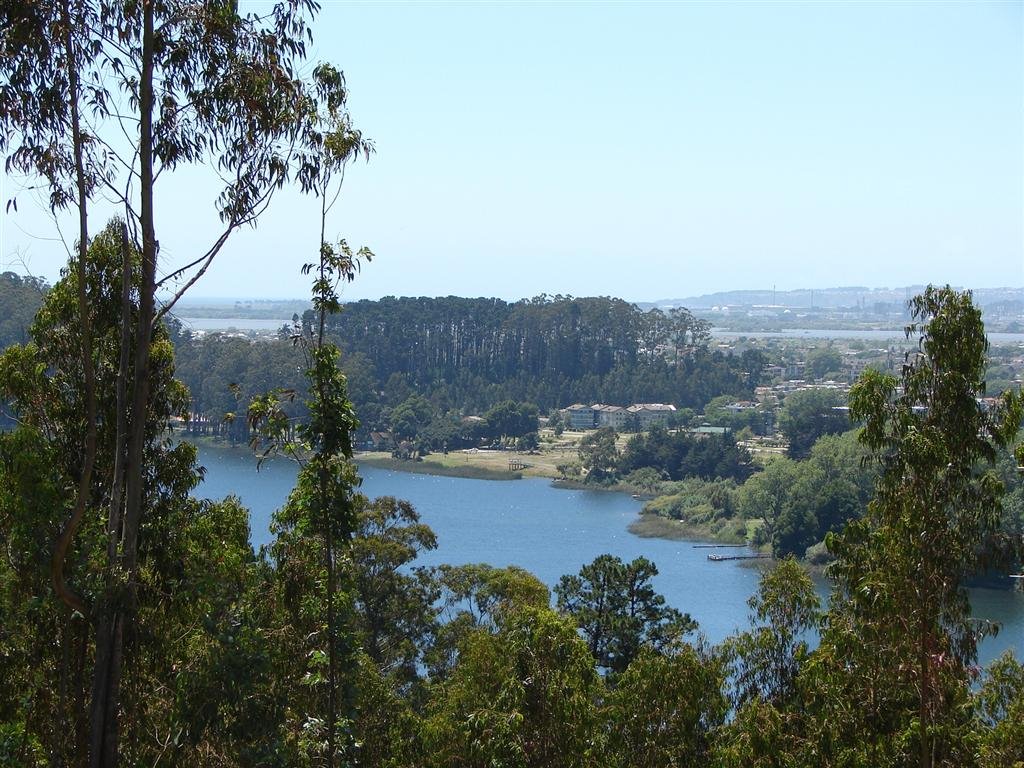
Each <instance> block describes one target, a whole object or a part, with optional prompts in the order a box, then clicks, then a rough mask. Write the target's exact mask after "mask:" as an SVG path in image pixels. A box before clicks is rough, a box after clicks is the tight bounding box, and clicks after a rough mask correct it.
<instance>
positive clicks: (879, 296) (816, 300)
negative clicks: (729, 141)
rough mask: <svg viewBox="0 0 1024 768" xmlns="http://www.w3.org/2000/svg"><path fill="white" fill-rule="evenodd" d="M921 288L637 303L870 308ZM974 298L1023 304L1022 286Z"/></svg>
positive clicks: (726, 294) (982, 302) (737, 294)
mask: <svg viewBox="0 0 1024 768" xmlns="http://www.w3.org/2000/svg"><path fill="white" fill-rule="evenodd" d="M923 289H924V286H922V285H911V286H905V287H901V288H867V287H864V286H848V287H839V288H816V289H799V290H794V291H773V290H754V291H719V292H718V293H708V294H703V295H701V296H688V297H685V298H679V299H661V300H658V301H653V302H644V303H640V304H639V306H641V307H645V308H651V307H661V308H666V307H687V308H689V309H691V310H701V309H712V308H713V307H723V306H728V307H752V306H778V307H785V308H787V309H855V308H871V307H873V306H875V305H878V304H898V305H900V307H901V308H902V306H903V305H904V304H905V303H906V301H907V300H908V299H909V298H910V297H911V296H914V295H915V294H918V293H920V292H921V291H922V290H923ZM973 293H974V301H975V302H976V303H977V304H978V305H979V306H980V307H982V308H986V307H988V306H990V305H993V306H994V305H999V306H1000V308H1007V306H1006V305H1008V304H1013V303H1019V304H1020V305H1021V307H1022V308H1024V288H976V289H974V290H973Z"/></svg>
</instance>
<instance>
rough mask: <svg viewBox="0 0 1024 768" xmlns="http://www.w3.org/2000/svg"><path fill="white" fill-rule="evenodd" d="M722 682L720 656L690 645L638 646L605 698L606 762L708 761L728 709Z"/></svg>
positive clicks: (664, 763)
mask: <svg viewBox="0 0 1024 768" xmlns="http://www.w3.org/2000/svg"><path fill="white" fill-rule="evenodd" d="M723 684H724V666H723V663H722V661H721V659H720V658H717V657H715V656H708V655H705V654H702V653H701V652H700V651H698V650H696V649H694V648H692V647H690V646H688V645H680V646H679V647H677V648H674V649H673V650H672V651H671V652H669V653H666V654H661V653H656V652H654V651H653V650H651V649H649V648H645V649H643V650H641V651H640V653H639V654H638V655H637V657H636V658H635V659H633V661H632V663H631V664H630V665H629V667H628V668H627V669H626V671H625V672H623V673H622V674H621V675H619V676H618V677H617V678H616V680H615V686H614V688H612V689H611V691H610V692H609V694H608V696H607V698H606V700H605V708H604V711H603V715H604V722H605V730H606V731H607V733H608V742H609V743H608V755H607V757H606V760H607V762H605V765H610V766H621V768H632V766H638V765H645V766H646V765H650V766H679V767H680V768H685V767H686V766H692V768H698V767H699V766H705V765H708V764H709V763H710V754H709V753H710V750H711V745H712V744H713V743H714V739H715V737H716V735H717V729H718V728H719V727H721V725H722V724H723V722H724V721H725V717H726V713H727V712H728V708H729V707H728V700H727V698H726V697H725V695H724V693H723V690H722V689H723Z"/></svg>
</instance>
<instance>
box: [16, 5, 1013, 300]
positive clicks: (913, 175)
mask: <svg viewBox="0 0 1024 768" xmlns="http://www.w3.org/2000/svg"><path fill="white" fill-rule="evenodd" d="M316 38H317V39H316V45H315V48H314V55H315V56H316V57H317V58H322V59H328V60H330V61H332V62H333V63H335V64H336V65H338V66H340V67H341V68H342V69H343V70H344V71H345V74H346V76H347V79H348V83H349V86H350V89H351V97H350V107H351V111H352V114H353V117H354V119H355V122H356V124H357V125H359V126H360V127H361V128H362V129H363V131H364V132H365V134H366V135H368V136H369V137H371V138H373V139H374V140H375V142H376V144H377V149H378V153H377V155H376V156H375V157H373V158H372V160H371V161H370V163H369V164H360V165H359V166H357V167H354V168H353V169H352V170H351V171H350V172H349V176H348V179H347V182H346V187H345V191H344V192H343V200H342V203H341V204H340V206H339V208H338V209H337V212H336V214H335V215H334V217H333V219H332V221H331V222H330V224H329V227H328V229H329V231H332V232H335V233H337V234H340V235H342V236H344V237H346V238H348V240H349V242H350V243H352V244H353V245H362V244H365V245H368V246H370V247H371V248H372V249H373V250H374V251H375V252H376V253H377V258H376V260H375V261H374V262H373V263H372V264H371V265H369V266H367V267H366V268H365V269H364V271H363V274H362V276H361V277H360V278H359V279H358V281H357V282H356V283H355V284H354V285H353V286H352V287H351V288H349V289H348V290H347V293H346V295H347V296H348V297H349V298H361V297H369V298H374V297H379V296H382V295H387V294H395V295H446V294H457V295H470V296H481V295H487V296H491V295H494V296H500V297H503V298H510V299H513V298H519V297H523V296H532V295H536V294H538V293H541V292H547V293H571V294H573V295H577V296H584V295H596V294H600V295H615V296H621V297H623V298H626V299H630V300H654V299H659V298H669V297H679V296H686V295H693V294H698V293H706V292H711V291H715V290H726V289H731V288H766V287H768V288H770V287H771V286H772V285H776V286H777V287H778V288H779V289H784V288H798V287H828V286H835V285H867V286H872V287H874V286H896V285H906V284H920V283H925V282H941V283H944V282H951V283H953V284H957V285H965V286H973V287H990V286H999V285H1011V286H1024V48H1022V39H1024V15H1022V5H1021V3H1019V2H1017V3H988V4H984V3H983V4H975V3H962V4H960V3H924V2H914V3H902V4H882V3H858V4H838V3H815V4H810V3H785V4H782V3H775V4H772V3H757V4H755V3H744V4H733V5H723V4H717V3H716V4H697V3H647V4H642V3H628V4H626V3H621V4H620V3H601V4H588V3H568V2H566V3H559V4H548V3H520V4H501V5H496V4H487V5H483V4H470V3H446V4H408V3H373V4H352V3H340V2H331V1H330V0H327V1H326V2H324V8H323V12H322V14H321V16H320V19H319V21H318V23H317V25H316ZM9 186H10V185H9V184H8V187H9ZM5 192H6V190H5ZM212 194H213V193H212V190H211V188H210V186H209V182H208V180H207V178H206V176H205V174H204V173H202V172H191V173H189V174H188V175H187V176H186V175H183V174H179V178H177V179H175V180H174V181H173V182H170V183H168V184H167V186H166V187H165V189H164V197H163V202H162V205H163V208H162V215H161V223H162V233H163V234H162V235H161V242H162V246H163V248H164V252H165V254H166V255H167V256H168V257H169V258H179V257H180V258H184V257H186V256H188V255H190V254H191V253H193V252H195V251H196V250H197V249H198V248H199V247H200V246H201V244H202V243H203V242H205V239H206V238H207V237H208V236H209V233H210V232H211V231H212V224H213V220H212V217H211V216H210V215H209V206H208V205H207V204H206V203H205V200H206V199H208V198H209V197H210V196H212ZM7 196H9V194H8V195H7ZM19 203H23V201H22V200H21V199H19ZM315 207H316V206H315V205H314V204H312V203H311V202H310V201H308V200H304V199H302V198H301V197H299V196H297V195H294V194H286V195H282V196H281V197H280V198H279V199H278V200H277V201H276V207H275V208H274V209H273V210H272V211H271V212H270V214H269V215H268V216H267V217H266V218H265V220H264V221H263V223H262V224H261V225H260V227H259V230H258V231H257V232H255V233H246V234H244V235H243V236H240V237H238V238H237V239H236V240H234V241H233V242H232V243H231V244H230V245H229V246H228V248H227V250H226V251H225V253H224V254H223V255H222V256H221V257H220V260H219V262H218V263H217V264H216V265H215V266H214V267H213V268H212V269H211V270H210V272H209V273H208V275H207V276H206V277H205V278H204V280H203V281H202V282H201V283H200V284H199V285H197V286H196V288H195V289H194V291H193V294H192V295H195V296H201V295H207V296H263V297H302V296H304V295H306V293H307V288H306V281H305V280H304V279H303V278H302V277H301V276H300V275H299V265H300V264H301V263H302V262H303V261H304V260H309V259H311V258H312V257H313V255H314V254H315V252H316V237H317V230H316V213H315ZM31 208H32V206H31V205H27V204H21V205H20V211H19V213H18V214H17V215H8V216H5V217H4V231H3V242H2V243H0V246H2V251H0V261H3V262H4V266H7V265H9V264H10V262H11V261H12V260H14V259H18V258H25V259H26V260H27V261H28V262H29V265H30V267H31V268H32V269H33V270H34V271H35V272H37V273H41V274H44V275H47V276H52V275H54V274H55V272H56V268H57V265H58V255H59V250H58V249H57V248H56V247H55V245H54V244H53V243H51V242H47V241H42V240H33V239H31V238H29V237H28V236H27V235H26V234H25V232H29V233H32V234H41V233H42V234H44V233H45V231H46V228H47V224H46V223H45V221H44V220H43V219H42V217H41V216H40V215H39V213H38V212H36V211H32V210H31ZM98 223H99V222H97V224H98Z"/></svg>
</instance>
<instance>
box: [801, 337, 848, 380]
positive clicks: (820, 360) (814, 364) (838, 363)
mask: <svg viewBox="0 0 1024 768" xmlns="http://www.w3.org/2000/svg"><path fill="white" fill-rule="evenodd" d="M842 369H843V356H842V354H840V352H839V350H837V349H834V348H833V347H832V346H831V345H829V346H827V347H818V348H816V349H812V350H811V351H810V352H808V353H807V366H806V371H807V373H808V374H810V375H811V376H812V377H813V378H815V379H823V378H825V376H826V374H830V373H837V372H839V371H841V370H842Z"/></svg>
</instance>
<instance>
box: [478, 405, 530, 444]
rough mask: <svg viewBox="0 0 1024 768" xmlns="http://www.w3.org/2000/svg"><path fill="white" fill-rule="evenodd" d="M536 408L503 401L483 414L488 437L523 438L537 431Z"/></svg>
mask: <svg viewBox="0 0 1024 768" xmlns="http://www.w3.org/2000/svg"><path fill="white" fill-rule="evenodd" d="M537 414H538V410H537V406H535V405H533V404H532V403H517V402H515V401H514V400H505V401H504V402H501V403H498V404H497V405H496V406H494V407H493V408H491V409H490V410H489V411H487V413H486V414H484V419H485V420H486V422H487V430H488V434H489V435H490V437H493V438H499V437H523V436H524V435H527V434H530V433H531V432H536V431H537Z"/></svg>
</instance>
